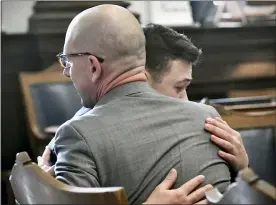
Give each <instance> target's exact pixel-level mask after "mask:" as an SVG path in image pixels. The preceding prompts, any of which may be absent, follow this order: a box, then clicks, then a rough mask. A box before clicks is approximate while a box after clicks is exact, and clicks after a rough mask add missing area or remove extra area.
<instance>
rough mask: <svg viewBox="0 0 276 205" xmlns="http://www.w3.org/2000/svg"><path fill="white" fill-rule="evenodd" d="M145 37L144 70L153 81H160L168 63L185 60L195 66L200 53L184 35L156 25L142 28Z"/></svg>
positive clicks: (167, 68) (167, 67)
mask: <svg viewBox="0 0 276 205" xmlns="http://www.w3.org/2000/svg"><path fill="white" fill-rule="evenodd" d="M143 30H144V34H145V37H146V70H147V71H148V72H149V73H150V74H151V75H152V77H153V78H154V80H156V81H160V80H161V79H162V77H163V75H164V73H165V72H166V71H168V70H169V67H170V66H169V63H170V62H171V61H173V60H179V59H180V60H186V61H188V62H190V63H192V64H193V65H195V64H196V63H197V62H198V60H199V57H200V55H201V53H202V51H201V49H198V48H197V47H196V46H195V45H194V44H193V43H192V42H191V41H190V40H189V39H188V38H187V36H185V35H184V34H180V33H178V32H176V31H175V30H173V29H171V28H168V27H165V26H161V25H158V24H152V23H151V24H148V25H147V26H145V27H144V28H143Z"/></svg>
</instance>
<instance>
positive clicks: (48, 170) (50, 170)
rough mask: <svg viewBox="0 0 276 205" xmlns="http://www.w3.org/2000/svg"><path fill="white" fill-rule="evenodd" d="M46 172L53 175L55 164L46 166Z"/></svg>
mask: <svg viewBox="0 0 276 205" xmlns="http://www.w3.org/2000/svg"><path fill="white" fill-rule="evenodd" d="M46 172H47V173H49V174H50V175H51V176H53V177H55V165H53V166H52V167H50V168H48V169H47V170H46Z"/></svg>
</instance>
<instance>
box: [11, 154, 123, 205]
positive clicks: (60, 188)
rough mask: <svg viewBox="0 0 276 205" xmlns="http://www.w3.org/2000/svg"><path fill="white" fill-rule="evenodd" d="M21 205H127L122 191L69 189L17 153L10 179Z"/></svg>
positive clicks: (115, 188)
mask: <svg viewBox="0 0 276 205" xmlns="http://www.w3.org/2000/svg"><path fill="white" fill-rule="evenodd" d="M10 182H11V186H12V189H13V192H14V195H15V199H16V201H17V203H19V204H127V203H128V201H127V195H126V193H125V191H124V188H123V187H107V188H80V187H73V186H69V185H66V184H64V183H62V182H60V181H58V180H56V179H55V178H53V177H52V176H50V175H49V174H48V173H46V172H44V171H43V170H42V169H40V168H39V167H38V165H37V164H35V163H33V162H32V161H31V159H30V157H29V155H28V154H27V153H26V152H21V153H18V154H17V156H16V163H15V164H14V166H13V168H12V172H11V176H10Z"/></svg>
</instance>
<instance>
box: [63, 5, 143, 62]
mask: <svg viewBox="0 0 276 205" xmlns="http://www.w3.org/2000/svg"><path fill="white" fill-rule="evenodd" d="M64 52H65V53H75V52H90V53H92V54H95V55H97V56H100V57H103V58H104V59H105V60H107V61H113V60H116V59H120V58H124V57H126V58H127V57H132V58H135V57H137V58H138V59H139V58H145V37H144V33H143V30H142V28H141V25H140V24H139V22H138V21H137V19H136V18H135V17H134V16H133V15H132V14H131V13H130V12H129V11H128V10H127V9H125V8H123V7H120V6H116V5H100V6H96V7H93V8H90V9H87V10H85V11H83V12H81V13H80V14H78V15H77V16H76V17H75V18H74V19H73V21H72V22H71V23H70V25H69V27H68V30H67V33H66V39H65V45H64Z"/></svg>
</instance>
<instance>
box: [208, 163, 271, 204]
mask: <svg viewBox="0 0 276 205" xmlns="http://www.w3.org/2000/svg"><path fill="white" fill-rule="evenodd" d="M236 181H237V182H235V183H233V184H231V185H230V186H229V187H228V189H227V190H226V192H225V193H224V194H221V193H220V192H219V191H218V189H216V188H214V189H212V190H209V191H207V192H206V193H205V195H206V198H207V200H208V201H209V203H211V204H275V203H276V188H275V187H274V186H272V185H271V184H269V183H268V182H266V181H264V180H261V179H259V177H258V176H257V175H256V174H255V173H254V171H253V170H252V169H249V168H246V169H244V170H241V171H240V172H239V176H238V177H237V179H236Z"/></svg>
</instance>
